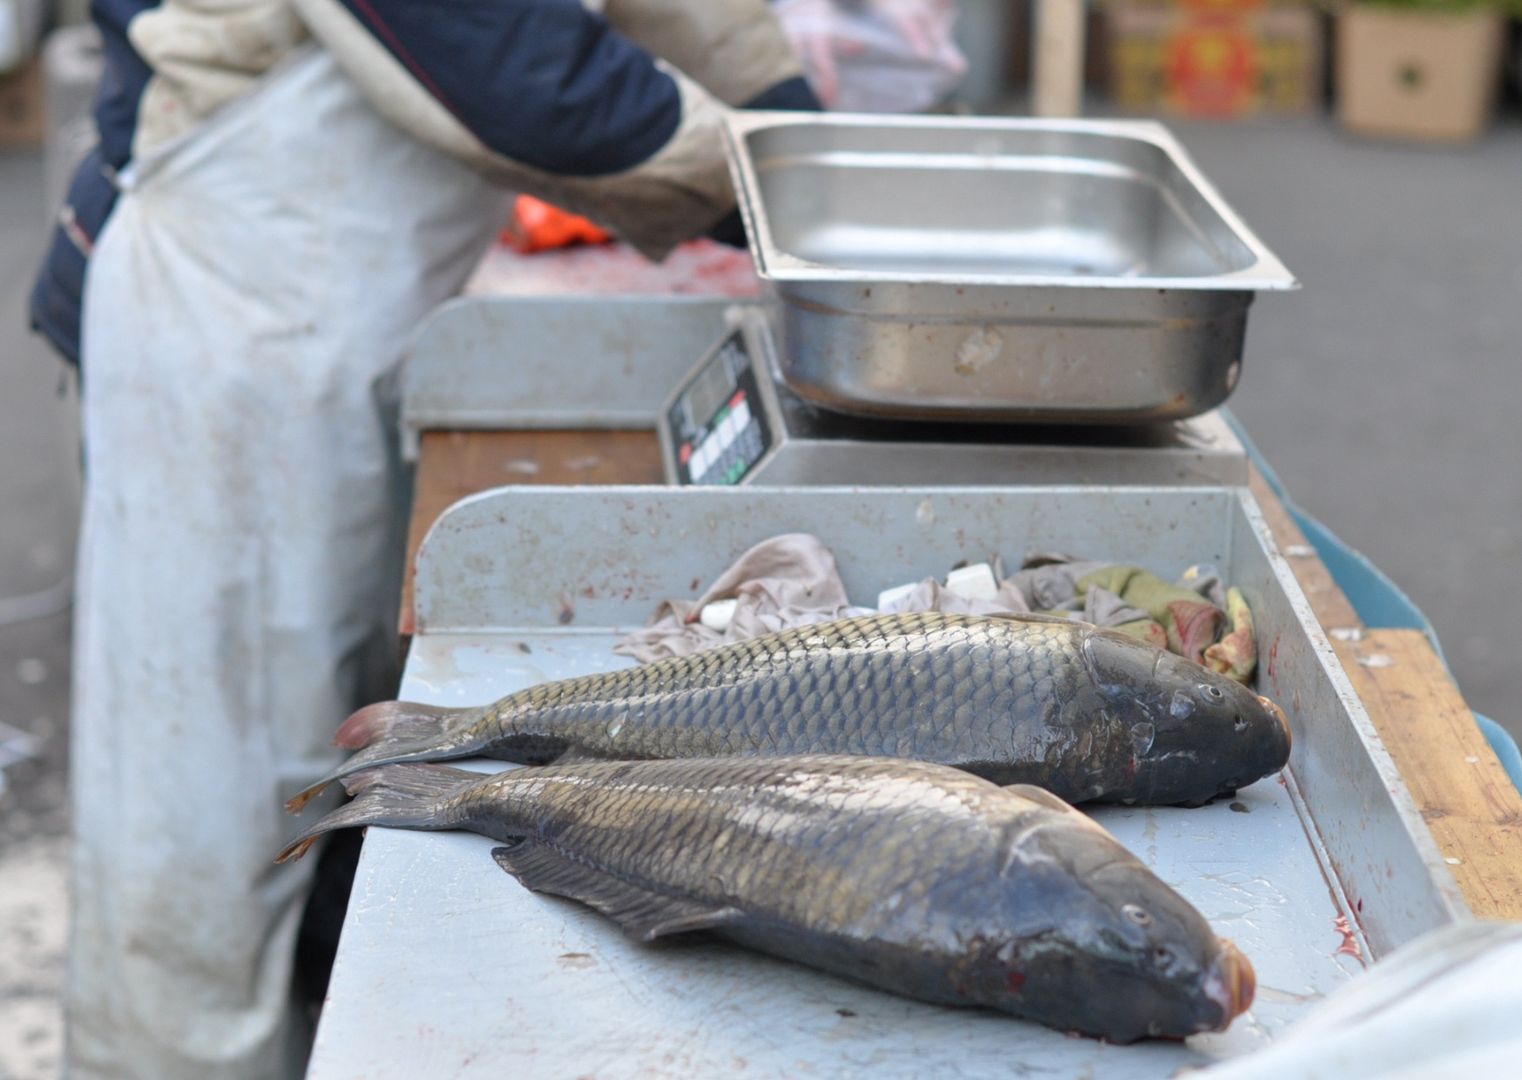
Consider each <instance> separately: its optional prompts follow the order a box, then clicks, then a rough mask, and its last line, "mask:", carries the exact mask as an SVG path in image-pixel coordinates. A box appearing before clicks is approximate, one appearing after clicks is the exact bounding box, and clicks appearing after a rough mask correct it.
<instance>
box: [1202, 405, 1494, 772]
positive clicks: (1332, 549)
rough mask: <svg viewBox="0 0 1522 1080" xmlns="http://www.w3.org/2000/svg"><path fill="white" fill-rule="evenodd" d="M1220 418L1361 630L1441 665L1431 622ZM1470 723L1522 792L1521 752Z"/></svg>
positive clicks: (1235, 424)
mask: <svg viewBox="0 0 1522 1080" xmlns="http://www.w3.org/2000/svg"><path fill="white" fill-rule="evenodd" d="M1221 413H1222V415H1223V416H1224V417H1225V418H1226V423H1227V424H1229V425H1230V426H1231V430H1232V431H1233V432H1234V433H1235V434H1236V436H1237V438H1238V439H1240V440H1241V442H1242V445H1243V446H1244V447H1246V448H1247V455H1248V457H1250V458H1252V461H1253V464H1254V465H1256V466H1257V467H1258V471H1259V472H1261V473H1262V474H1263V479H1264V480H1266V481H1268V486H1269V487H1271V488H1272V489H1273V491H1274V494H1275V495H1277V496H1279V500H1280V501H1281V502H1283V503H1284V507H1285V509H1286V510H1288V511H1289V512H1290V516H1291V517H1293V518H1294V519H1295V524H1297V525H1299V526H1300V531H1301V532H1303V533H1305V538H1306V539H1307V540H1309V541H1310V543H1311V546H1312V547H1314V548H1315V549H1316V554H1317V555H1319V556H1321V561H1322V562H1323V563H1325V564H1326V568H1327V570H1328V571H1330V572H1331V575H1332V580H1334V581H1336V582H1337V585H1338V587H1339V588H1341V589H1342V591H1343V592H1344V593H1346V594H1347V598H1348V601H1349V603H1351V604H1352V605H1353V610H1354V611H1356V612H1357V613H1358V617H1359V618H1360V619H1362V620H1363V621H1364V623H1365V625H1367V626H1375V627H1382V628H1395V629H1402V630H1420V631H1421V632H1422V633H1423V634H1425V635H1426V636H1427V640H1428V641H1430V642H1431V643H1432V648H1433V650H1434V651H1435V652H1436V653H1437V655H1438V657H1439V658H1440V659H1441V660H1442V661H1443V663H1444V664H1447V663H1448V658H1447V657H1446V656H1444V654H1443V645H1442V642H1440V641H1438V638H1437V631H1435V630H1434V629H1433V628H1432V623H1431V622H1429V621H1428V619H1427V616H1425V615H1423V614H1422V610H1421V608H1419V607H1417V606H1416V604H1415V603H1414V602H1412V600H1411V598H1410V597H1409V596H1407V595H1406V594H1405V593H1404V592H1402V591H1401V588H1400V586H1399V585H1397V584H1395V582H1393V581H1391V580H1390V579H1389V578H1388V577H1386V576H1385V573H1384V571H1382V570H1381V569H1380V568H1379V567H1377V566H1375V565H1374V564H1373V563H1372V562H1370V561H1369V560H1368V559H1367V558H1366V557H1365V556H1364V555H1363V554H1362V553H1361V552H1359V551H1357V550H1355V549H1354V548H1351V547H1349V546H1348V545H1347V544H1345V543H1344V542H1343V541H1342V540H1341V539H1339V538H1338V536H1337V534H1336V533H1334V532H1332V530H1331V529H1328V528H1327V527H1326V526H1325V525H1323V524H1322V523H1321V522H1319V521H1317V520H1316V519H1315V518H1313V517H1311V516H1310V515H1309V514H1307V513H1306V512H1305V511H1304V510H1302V509H1300V507H1299V506H1297V505H1295V501H1294V500H1293V499H1291V498H1290V497H1289V495H1288V494H1286V492H1285V490H1284V485H1283V484H1282V483H1281V482H1280V481H1279V476H1278V474H1277V473H1275V472H1274V470H1273V467H1272V466H1270V465H1269V464H1268V462H1267V461H1266V460H1265V459H1264V457H1263V455H1262V453H1261V452H1259V450H1258V448H1257V446H1256V445H1255V444H1254V443H1253V441H1252V438H1251V437H1250V436H1249V435H1248V434H1247V432H1246V430H1244V429H1243V427H1242V425H1241V423H1240V422H1239V421H1238V420H1237V418H1236V417H1235V416H1233V415H1232V413H1231V410H1230V409H1222V410H1221ZM1474 722H1475V723H1476V724H1477V725H1478V726H1479V728H1480V731H1481V732H1482V733H1483V734H1484V736H1485V741H1486V742H1488V743H1490V748H1491V750H1493V751H1494V752H1495V755H1496V757H1497V758H1499V759H1500V761H1501V765H1502V766H1503V767H1504V768H1505V769H1506V774H1507V775H1508V776H1510V777H1511V782H1512V783H1513V784H1515V785H1517V788H1518V790H1522V751H1519V750H1518V748H1517V740H1516V739H1514V738H1513V737H1512V736H1511V734H1510V733H1509V732H1508V731H1507V730H1506V729H1505V728H1503V727H1502V726H1501V725H1500V724H1498V723H1496V722H1495V721H1494V720H1492V719H1491V718H1490V717H1488V716H1481V715H1480V714H1479V713H1475V714H1474Z"/></svg>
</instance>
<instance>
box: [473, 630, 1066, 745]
mask: <svg viewBox="0 0 1522 1080" xmlns="http://www.w3.org/2000/svg"><path fill="white" fill-rule="evenodd" d="M1085 630H1086V628H1085V627H1082V626H1080V625H1078V624H1072V623H1065V622H1059V621H1049V620H1044V619H1043V620H1023V619H987V618H981V617H973V616H962V615H952V614H945V613H939V612H918V613H907V614H901V615H891V616H869V617H863V618H860V619H845V620H838V621H835V622H831V623H824V624H817V625H813V626H802V627H796V628H793V629H791V630H787V631H783V632H780V633H777V634H772V635H767V636H765V637H762V638H755V639H751V640H749V641H743V642H738V643H735V644H731V645H726V646H723V647H720V648H717V649H711V650H708V651H705V652H702V653H696V654H693V655H691V656H687V657H679V658H674V659H670V660H663V661H658V662H656V663H653V664H646V665H643V666H641V667H635V668H625V669H620V670H618V671H613V672H608V673H605V674H598V675H592V676H587V677H584V678H579V679H568V680H563V681H561V682H556V683H546V684H541V685H539V686H534V687H530V688H529V689H527V690H524V691H521V692H519V693H517V694H514V695H512V696H510V697H508V698H505V699H503V700H502V701H501V702H499V703H497V705H496V706H495V707H493V708H492V709H491V710H490V712H489V713H488V714H487V715H486V716H485V717H484V718H483V719H482V721H481V724H482V726H483V727H486V728H489V729H491V730H492V731H493V732H495V733H496V734H497V736H498V737H500V738H502V739H504V740H520V739H524V738H527V737H530V736H543V737H546V738H550V737H556V738H562V739H564V740H565V741H566V742H567V743H568V744H569V745H571V746H574V747H576V748H577V749H578V750H579V751H580V752H582V753H583V754H586V755H588V756H595V757H610V758H611V757H619V758H629V759H648V758H667V757H694V756H719V755H727V754H779V753H792V752H796V753H803V752H809V751H814V750H820V749H829V750H832V751H835V752H842V753H850V754H881V755H899V754H911V755H913V756H915V757H918V758H921V759H923V760H927V761H939V762H948V763H949V762H960V761H965V760H972V761H989V762H995V761H1000V760H1005V759H1008V758H1009V757H1010V754H1011V743H1012V740H1014V739H1019V738H1025V739H1027V740H1036V741H1038V742H1039V741H1042V740H1044V739H1047V738H1048V737H1049V733H1048V732H1047V731H1046V729H1047V727H1048V726H1049V725H1050V723H1051V722H1052V720H1053V719H1054V716H1055V714H1056V713H1057V712H1059V711H1060V710H1061V708H1062V707H1063V706H1064V705H1065V704H1067V703H1069V702H1072V701H1074V700H1075V699H1076V698H1077V697H1078V696H1079V695H1080V694H1081V693H1083V692H1084V690H1085V689H1086V688H1087V680H1086V677H1085V675H1084V669H1083V664H1082V658H1081V655H1080V649H1081V645H1082V634H1083V633H1084V632H1085ZM1012 721H1013V724H1012V723H1011V722H1012Z"/></svg>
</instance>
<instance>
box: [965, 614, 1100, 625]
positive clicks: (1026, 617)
mask: <svg viewBox="0 0 1522 1080" xmlns="http://www.w3.org/2000/svg"><path fill="white" fill-rule="evenodd" d="M978 618H980V619H1010V620H1013V621H1015V622H1032V623H1062V624H1063V625H1064V626H1071V625H1073V623H1075V622H1082V621H1083V620H1082V619H1069V618H1067V617H1066V616H1063V615H1049V614H1047V613H1046V612H1044V611H990V612H989V613H988V614H986V615H979V616H978Z"/></svg>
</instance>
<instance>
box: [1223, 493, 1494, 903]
mask: <svg viewBox="0 0 1522 1080" xmlns="http://www.w3.org/2000/svg"><path fill="white" fill-rule="evenodd" d="M1249 486H1250V487H1251V489H1252V492H1253V494H1254V495H1255V496H1256V497H1257V499H1258V505H1259V506H1260V507H1262V509H1263V517H1264V520H1265V521H1267V523H1268V527H1269V531H1270V532H1271V533H1273V536H1274V540H1275V542H1276V543H1277V544H1278V545H1279V550H1280V551H1282V552H1283V553H1284V554H1285V557H1286V558H1287V559H1288V560H1289V564H1290V566H1291V567H1292V568H1293V569H1294V572H1295V578H1296V580H1298V581H1299V583H1300V587H1301V588H1302V589H1303V590H1305V595H1306V599H1307V600H1308V601H1310V605H1311V610H1312V611H1313V612H1315V614H1316V618H1317V619H1318V620H1320V622H1321V627H1322V629H1323V630H1325V631H1326V632H1327V636H1328V637H1329V638H1331V640H1332V648H1333V649H1335V650H1336V651H1337V656H1338V658H1339V659H1340V660H1341V661H1342V667H1343V670H1344V671H1346V672H1347V674H1348V679H1349V681H1350V682H1352V684H1353V689H1354V690H1356V691H1357V692H1358V696H1359V698H1360V699H1361V700H1362V701H1363V705H1364V708H1365V709H1367V710H1368V713H1369V719H1370V720H1372V721H1373V723H1374V727H1375V730H1377V731H1378V732H1379V737H1380V739H1381V740H1382V741H1383V742H1384V744H1385V749H1386V750H1388V751H1389V752H1390V757H1391V758H1392V759H1393V760H1394V762H1395V767H1396V768H1397V769H1399V770H1400V774H1401V778H1402V779H1403V780H1405V782H1406V787H1407V788H1408V789H1409V790H1410V791H1411V796H1412V798H1413V799H1414V800H1415V801H1416V806H1417V809H1418V810H1420V811H1421V813H1422V817H1423V818H1425V819H1426V821H1427V827H1428V828H1429V829H1431V830H1432V837H1433V839H1434V840H1436V841H1437V846H1438V849H1439V850H1440V851H1441V852H1442V853H1443V857H1444V858H1445V859H1447V860H1448V864H1449V867H1450V868H1451V870H1452V871H1453V876H1454V879H1455V880H1456V881H1457V882H1458V884H1459V888H1460V889H1461V890H1463V893H1464V897H1465V899H1466V900H1468V901H1469V906H1470V908H1471V910H1473V911H1474V913H1475V915H1476V916H1478V917H1480V918H1484V919H1522V792H1518V791H1517V788H1516V785H1514V784H1513V783H1512V782H1511V777H1509V776H1508V775H1507V774H1506V770H1505V768H1504V767H1503V766H1502V765H1501V762H1500V761H1499V760H1498V759H1497V758H1496V755H1495V754H1494V753H1493V752H1492V751H1491V749H1490V744H1489V743H1488V742H1486V740H1485V735H1484V733H1483V732H1481V731H1480V729H1479V726H1478V725H1477V724H1475V722H1474V713H1473V712H1472V711H1471V710H1470V708H1469V706H1468V705H1466V704H1465V703H1464V697H1463V695H1462V694H1461V693H1459V688H1458V687H1457V686H1456V685H1455V684H1454V682H1453V678H1452V676H1450V675H1449V674H1448V669H1447V667H1446V666H1445V665H1444V663H1443V660H1442V657H1440V656H1438V655H1437V653H1436V651H1435V650H1434V649H1433V648H1432V645H1431V643H1430V642H1429V641H1428V640H1427V637H1426V635H1425V634H1423V633H1422V632H1421V631H1420V630H1370V629H1367V628H1366V627H1365V626H1364V624H1363V621H1362V620H1361V619H1359V617H1358V613H1357V612H1356V611H1354V610H1353V605H1352V603H1350V602H1349V600H1348V598H1347V596H1346V594H1344V593H1343V591H1342V590H1341V589H1340V588H1338V586H1337V583H1336V581H1335V580H1333V578H1332V574H1331V571H1329V570H1328V569H1327V568H1326V564H1325V563H1323V562H1322V561H1321V559H1320V558H1319V557H1318V556H1317V555H1316V553H1315V549H1314V548H1312V547H1311V546H1310V544H1309V543H1308V542H1307V541H1306V539H1305V534H1304V533H1302V532H1301V531H1300V527H1299V526H1298V525H1296V524H1295V521H1294V518H1292V517H1291V516H1290V513H1289V511H1288V510H1287V509H1286V508H1285V506H1284V503H1282V502H1281V501H1280V500H1279V497H1278V496H1277V495H1275V494H1274V493H1273V490H1272V489H1270V488H1269V486H1268V483H1267V481H1265V480H1264V479H1263V476H1262V474H1261V473H1260V472H1259V471H1258V470H1257V469H1256V468H1254V469H1253V470H1252V473H1251V478H1250V480H1249Z"/></svg>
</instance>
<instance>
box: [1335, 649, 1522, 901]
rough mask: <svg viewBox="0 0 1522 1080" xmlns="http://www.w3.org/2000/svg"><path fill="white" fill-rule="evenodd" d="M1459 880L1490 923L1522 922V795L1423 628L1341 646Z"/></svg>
mask: <svg viewBox="0 0 1522 1080" xmlns="http://www.w3.org/2000/svg"><path fill="white" fill-rule="evenodd" d="M1332 645H1333V648H1335V649H1336V650H1337V655H1338V657H1339V658H1340V659H1341V660H1342V666H1343V668H1344V669H1345V670H1346V671H1347V673H1348V678H1349V679H1350V680H1351V682H1352V683H1353V689H1354V690H1356V691H1357V692H1358V696H1359V698H1360V699H1361V700H1362V701H1363V704H1364V708H1366V709H1367V710H1368V711H1369V717H1370V719H1372V720H1373V721H1374V726H1375V727H1376V728H1377V729H1378V730H1379V735H1380V738H1381V739H1382V740H1384V744H1385V749H1387V750H1388V751H1389V752H1390V757H1391V758H1393V759H1394V760H1395V765H1396V768H1398V769H1399V770H1400V774H1401V777H1402V779H1404V780H1405V782H1406V787H1407V788H1409V789H1410V791H1411V796H1412V798H1413V799H1414V800H1415V801H1416V805H1417V808H1418V809H1419V810H1420V811H1421V814H1422V817H1423V818H1425V819H1426V821H1427V827H1428V828H1429V829H1431V830H1432V837H1433V839H1434V840H1436V841H1437V846H1438V849H1439V850H1440V851H1441V852H1442V854H1443V858H1444V859H1445V860H1446V861H1447V862H1448V864H1449V869H1450V870H1451V871H1452V872H1453V876H1454V879H1455V880H1456V881H1457V882H1458V884H1459V888H1460V889H1462V890H1463V893H1464V898H1465V899H1466V900H1468V901H1469V907H1470V909H1471V910H1472V911H1473V912H1474V913H1475V915H1476V916H1477V917H1479V918H1482V919H1522V792H1518V791H1517V788H1516V786H1515V785H1514V784H1513V783H1512V782H1511V777H1509V776H1508V775H1507V774H1506V770H1505V768H1503V767H1502V765H1501V762H1500V761H1499V760H1497V758H1496V756H1495V754H1494V753H1492V752H1491V749H1490V744H1489V743H1487V742H1486V741H1485V736H1484V735H1483V734H1482V733H1481V731H1480V729H1479V727H1478V726H1477V725H1476V724H1475V722H1474V713H1473V712H1472V711H1471V710H1470V708H1469V706H1468V705H1466V704H1465V703H1464V698H1463V695H1462V694H1460V693H1459V688H1458V687H1457V686H1456V685H1454V682H1453V679H1452V678H1451V677H1450V676H1449V675H1448V672H1447V670H1446V668H1445V667H1444V666H1443V661H1442V659H1441V658H1440V657H1439V656H1438V655H1437V653H1436V652H1434V651H1433V649H1432V645H1431V644H1430V643H1429V642H1428V641H1427V636H1426V635H1425V634H1423V633H1422V632H1421V631H1420V630H1368V631H1365V633H1364V635H1363V638H1362V639H1361V640H1359V641H1335V640H1334V641H1333V643H1332Z"/></svg>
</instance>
